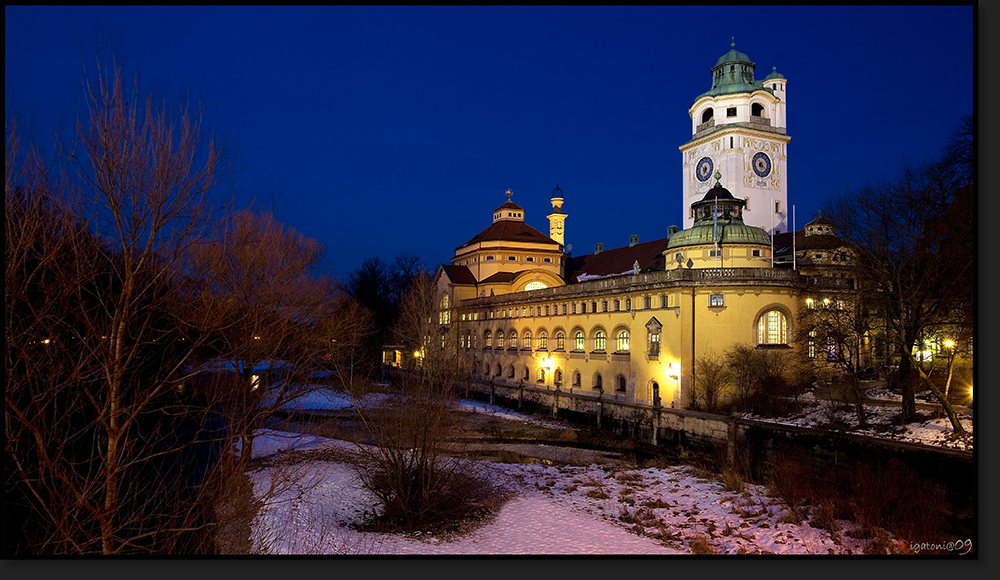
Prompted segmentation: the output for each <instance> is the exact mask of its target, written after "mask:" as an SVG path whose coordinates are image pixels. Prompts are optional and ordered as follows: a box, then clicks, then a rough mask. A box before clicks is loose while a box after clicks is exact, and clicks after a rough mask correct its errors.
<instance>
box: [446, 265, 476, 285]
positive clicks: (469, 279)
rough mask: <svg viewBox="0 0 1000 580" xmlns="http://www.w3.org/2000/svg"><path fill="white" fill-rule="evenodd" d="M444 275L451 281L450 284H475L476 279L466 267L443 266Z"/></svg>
mask: <svg viewBox="0 0 1000 580" xmlns="http://www.w3.org/2000/svg"><path fill="white" fill-rule="evenodd" d="M441 267H442V268H444V273H445V274H446V275H447V276H448V278H449V279H450V280H451V283H452V284H475V283H476V277H475V276H473V275H472V270H470V269H469V267H468V266H461V265H455V264H444V265H443V266H441Z"/></svg>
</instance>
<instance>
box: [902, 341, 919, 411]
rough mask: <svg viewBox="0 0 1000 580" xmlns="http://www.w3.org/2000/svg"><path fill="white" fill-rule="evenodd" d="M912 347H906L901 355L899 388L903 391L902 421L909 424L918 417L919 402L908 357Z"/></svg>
mask: <svg viewBox="0 0 1000 580" xmlns="http://www.w3.org/2000/svg"><path fill="white" fill-rule="evenodd" d="M911 347H912V345H910V346H904V347H903V349H904V351H903V353H902V354H900V355H899V386H900V388H901V389H902V394H903V405H902V411H901V412H900V419H901V420H902V422H903V423H909V422H910V421H912V420H913V418H914V417H916V415H917V401H916V397H914V394H913V381H912V380H911V379H910V372H911V370H912V369H911V368H910V367H911V366H912V365H911V364H910V357H909V356H907V353H908V352H909V350H908V349H909V348H911Z"/></svg>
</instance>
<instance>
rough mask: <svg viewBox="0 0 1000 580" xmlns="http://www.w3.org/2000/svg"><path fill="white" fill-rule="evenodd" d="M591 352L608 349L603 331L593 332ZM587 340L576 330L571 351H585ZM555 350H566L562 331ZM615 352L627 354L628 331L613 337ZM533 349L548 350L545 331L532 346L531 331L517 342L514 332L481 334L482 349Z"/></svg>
mask: <svg viewBox="0 0 1000 580" xmlns="http://www.w3.org/2000/svg"><path fill="white" fill-rule="evenodd" d="M591 341H592V347H593V348H592V349H591V350H593V351H598V352H599V351H606V350H607V347H608V335H607V334H606V333H605V332H604V330H603V329H597V330H595V331H593V336H592V338H591ZM586 345H587V339H586V336H585V335H584V334H583V331H582V330H577V331H575V332H574V333H573V340H572V342H571V347H572V348H571V350H574V351H583V350H586ZM554 346H555V348H554V350H566V334H565V333H564V332H563V331H561V330H560V331H558V332H556V336H555V345H554ZM613 346H614V347H615V352H629V349H630V346H631V342H630V335H629V331H628V329H621V330H618V331H616V334H615V335H614V343H613ZM532 347H534V348H535V350H548V348H549V335H548V333H547V332H546V331H544V330H542V331H540V332H539V333H538V338H537V339H536V341H535V343H534V344H532V335H531V331H525V332H524V334H523V335H522V337H521V341H520V342H518V336H517V331H516V330H511V331H508V332H507V333H504V331H502V330H498V331H497V332H496V334H495V335H494V334H493V332H492V331H490V330H487V331H485V332H484V333H483V348H524V349H530V348H532Z"/></svg>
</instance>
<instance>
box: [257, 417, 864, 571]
mask: <svg viewBox="0 0 1000 580" xmlns="http://www.w3.org/2000/svg"><path fill="white" fill-rule="evenodd" d="M318 449H334V450H340V451H342V452H344V453H350V452H352V451H353V450H354V446H353V444H349V443H345V442H343V441H337V440H332V439H324V438H321V437H314V436H305V435H297V434H294V433H283V432H276V431H267V432H263V433H261V435H260V436H259V437H257V439H256V441H255V444H254V456H255V457H264V456H269V455H273V454H275V453H282V452H289V451H294V450H318ZM473 463H476V464H478V465H476V467H478V468H479V472H480V473H484V474H486V475H487V476H488V477H489V478H490V479H491V481H493V483H494V484H496V485H498V486H500V487H502V488H504V489H506V490H507V491H508V493H511V494H512V496H513V497H512V499H510V500H509V501H508V502H507V503H506V504H505V505H504V506H503V507H502V508H501V510H500V511H499V513H498V514H497V515H496V517H495V518H494V520H493V521H492V522H489V523H486V524H484V525H483V526H482V527H480V528H478V529H477V530H475V531H474V532H472V533H470V534H469V535H467V536H464V537H461V538H459V539H454V540H450V541H449V540H445V539H442V538H438V537H435V536H424V537H419V536H406V535H402V534H375V533H363V532H359V531H356V530H355V529H352V527H351V524H357V523H360V521H361V518H362V517H363V515H364V512H365V510H371V509H372V506H373V505H374V501H373V498H372V497H371V496H370V495H369V494H368V492H366V491H365V490H364V489H363V488H362V487H361V485H360V482H359V480H358V476H357V473H356V472H355V470H354V468H353V467H352V466H351V465H350V464H349V463H346V462H340V461H320V460H312V461H306V462H300V463H295V464H293V465H292V466H290V467H289V466H287V465H286V466H285V467H271V468H266V469H262V470H260V471H256V472H253V474H252V477H253V479H254V485H255V489H256V490H257V492H258V493H259V494H264V493H265V492H266V491H267V490H273V491H274V492H275V495H274V497H272V498H271V499H270V500H269V501H268V503H267V505H266V507H265V508H264V509H263V511H262V514H261V517H260V518H259V520H258V522H257V524H256V526H255V543H256V546H257V549H259V550H260V551H262V552H264V553H271V554H343V555H358V554H371V555H416V554H424V555H463V554H464V555H470V554H476V555H501V554H507V555H526V554H568V555H572V554H615V555H634V554H661V555H664V554H691V553H717V554H737V553H771V554H851V553H853V554H860V553H863V551H864V546H865V543H866V541H865V540H856V539H853V538H850V537H848V536H847V535H845V534H844V533H838V534H837V538H836V539H834V537H832V536H831V534H830V533H829V532H828V531H826V530H822V529H818V528H814V527H812V526H811V525H809V523H807V522H805V521H803V522H801V523H794V522H791V521H788V518H787V517H786V516H788V515H789V512H788V510H787V509H786V508H784V507H782V505H781V504H780V502H778V501H777V500H775V499H774V498H772V497H771V496H770V495H769V494H768V492H767V490H766V488H764V487H762V486H757V485H746V486H745V490H744V491H743V492H742V493H737V492H726V491H723V486H722V484H721V483H720V482H718V481H716V480H715V479H714V478H712V476H711V475H709V474H707V473H700V472H698V471H697V470H695V469H692V468H690V467H687V466H675V467H669V468H648V469H620V468H614V467H608V466H586V467H573V466H546V465H541V464H538V463H526V464H520V463H517V464H513V463H510V464H508V463H493V462H486V461H483V462H473ZM839 524H840V526H841V527H842V528H843V529H844V530H849V529H851V524H849V523H848V522H839Z"/></svg>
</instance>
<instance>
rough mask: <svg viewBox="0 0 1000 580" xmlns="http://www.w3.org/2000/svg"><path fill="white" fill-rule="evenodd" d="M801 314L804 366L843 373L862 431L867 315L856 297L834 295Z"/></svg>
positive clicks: (869, 324)
mask: <svg viewBox="0 0 1000 580" xmlns="http://www.w3.org/2000/svg"><path fill="white" fill-rule="evenodd" d="M808 304H809V306H808V307H807V308H806V309H805V310H804V311H803V312H802V314H801V316H800V319H799V328H800V329H801V332H802V333H803V335H802V336H800V337H799V339H800V343H801V344H804V345H805V351H804V352H803V353H802V354H803V355H804V356H805V358H806V362H807V363H808V364H809V365H811V366H812V367H814V368H820V369H822V368H826V369H835V370H836V371H838V372H839V373H843V375H842V376H843V379H844V381H845V383H846V386H847V389H848V392H849V394H850V396H851V400H852V402H853V403H854V409H855V412H856V415H857V419H858V425H860V426H861V427H866V426H867V425H868V421H867V419H866V418H865V408H864V391H863V389H862V388H861V373H862V371H863V370H864V367H863V365H864V364H865V362H866V359H865V355H866V353H867V348H866V345H865V335H866V333H867V332H868V331H869V330H870V329H871V327H872V321H871V316H870V313H869V311H868V310H867V309H866V308H865V307H864V306H863V304H862V303H861V302H860V301H859V300H858V296H857V295H856V294H838V295H837V297H836V298H830V297H829V296H826V297H823V298H814V299H812V300H811V301H810V302H809V303H808Z"/></svg>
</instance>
